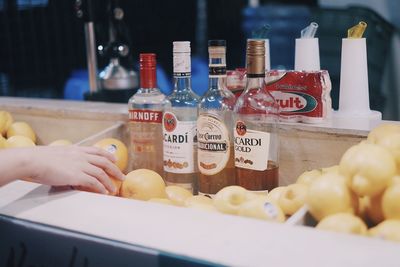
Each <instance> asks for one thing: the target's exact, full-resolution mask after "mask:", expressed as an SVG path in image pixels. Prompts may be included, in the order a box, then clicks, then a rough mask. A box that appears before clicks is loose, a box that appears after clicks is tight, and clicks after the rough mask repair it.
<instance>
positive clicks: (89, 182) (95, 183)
mask: <svg viewBox="0 0 400 267" xmlns="http://www.w3.org/2000/svg"><path fill="white" fill-rule="evenodd" d="M74 188H75V189H78V190H82V191H88V192H95V193H101V194H107V193H108V191H107V189H106V188H105V187H104V185H103V184H102V183H100V182H99V180H97V179H96V178H94V177H93V176H90V175H88V174H82V176H80V181H79V185H74Z"/></svg>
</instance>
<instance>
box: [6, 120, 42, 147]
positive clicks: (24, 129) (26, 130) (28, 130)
mask: <svg viewBox="0 0 400 267" xmlns="http://www.w3.org/2000/svg"><path fill="white" fill-rule="evenodd" d="M15 135H22V136H26V137H28V138H29V139H31V140H32V141H33V142H34V143H36V134H35V132H34V131H33V129H32V127H31V126H30V125H29V124H28V123H26V122H22V121H18V122H14V123H13V124H11V126H10V127H9V128H8V130H7V138H10V137H12V136H15Z"/></svg>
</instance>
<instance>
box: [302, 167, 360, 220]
mask: <svg viewBox="0 0 400 267" xmlns="http://www.w3.org/2000/svg"><path fill="white" fill-rule="evenodd" d="M306 204H307V206H308V210H309V212H310V213H311V215H312V216H313V217H314V218H315V219H316V220H317V221H320V220H322V219H323V218H324V217H326V216H328V215H332V214H335V213H343V212H345V213H352V214H354V213H355V212H356V211H357V210H358V198H357V196H356V195H355V194H354V193H353V192H352V191H351V190H350V189H349V188H348V187H347V185H346V179H345V178H344V177H343V176H341V175H339V174H337V173H326V174H323V175H321V177H319V178H318V179H317V180H315V181H314V182H313V183H312V184H311V185H310V186H309V187H308V192H307V197H306Z"/></svg>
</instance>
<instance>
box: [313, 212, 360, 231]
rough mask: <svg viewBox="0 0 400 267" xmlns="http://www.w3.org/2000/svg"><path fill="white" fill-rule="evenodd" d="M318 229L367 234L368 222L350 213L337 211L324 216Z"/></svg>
mask: <svg viewBox="0 0 400 267" xmlns="http://www.w3.org/2000/svg"><path fill="white" fill-rule="evenodd" d="M316 228H317V229H320V230H327V231H334V232H341V233H349V234H358V235H365V234H366V233H367V226H366V224H365V223H364V222H363V221H362V220H361V219H360V218H359V217H357V216H355V215H353V214H350V213H336V214H332V215H329V216H327V217H325V218H323V219H322V220H321V221H320V222H319V223H318V224H317V226H316Z"/></svg>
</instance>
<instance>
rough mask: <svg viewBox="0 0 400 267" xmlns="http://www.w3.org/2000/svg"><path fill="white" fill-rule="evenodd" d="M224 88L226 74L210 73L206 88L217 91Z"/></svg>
mask: <svg viewBox="0 0 400 267" xmlns="http://www.w3.org/2000/svg"><path fill="white" fill-rule="evenodd" d="M225 88H226V75H218V76H217V75H210V77H209V79H208V90H209V91H219V90H224V89H225Z"/></svg>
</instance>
